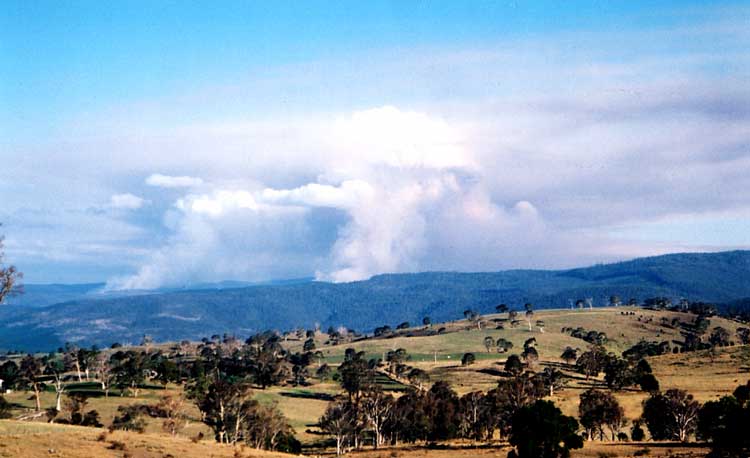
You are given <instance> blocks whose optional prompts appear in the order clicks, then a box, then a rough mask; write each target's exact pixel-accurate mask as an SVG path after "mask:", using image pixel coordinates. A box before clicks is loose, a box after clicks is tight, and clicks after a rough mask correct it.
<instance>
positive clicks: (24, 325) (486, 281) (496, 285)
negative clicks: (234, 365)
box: [0, 251, 750, 350]
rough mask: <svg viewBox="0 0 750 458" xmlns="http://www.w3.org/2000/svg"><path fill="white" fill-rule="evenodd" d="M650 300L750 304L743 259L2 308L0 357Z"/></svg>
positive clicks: (425, 276) (728, 256) (711, 257)
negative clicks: (2, 353) (526, 306)
mask: <svg viewBox="0 0 750 458" xmlns="http://www.w3.org/2000/svg"><path fill="white" fill-rule="evenodd" d="M611 295H618V296H620V297H621V298H623V300H628V299H630V298H631V297H632V298H636V299H639V300H642V299H645V298H647V297H653V296H668V297H672V298H679V297H686V298H689V299H690V300H694V301H697V300H700V301H709V302H732V301H738V302H735V303H738V304H742V303H746V302H742V301H740V299H743V298H748V297H750V251H731V252H722V253H708V254H673V255H665V256H657V257H650V258H641V259H636V260H633V261H628V262H622V263H617V264H608V265H598V266H594V267H587V268H580V269H571V270H561V271H543V270H511V271H503V272H493V273H454V272H426V273H415V274H388V275H378V276H376V277H373V278H371V279H370V280H367V281H361V282H353V283H344V284H331V283H321V282H292V283H290V284H283V283H282V284H271V285H257V286H249V287H242V288H223V289H200V290H186V291H170V292H160V293H154V294H143V293H142V292H141V294H139V295H134V296H117V297H104V298H98V299H91V298H83V299H78V300H74V301H69V302H64V303H60V304H54V305H50V306H46V307H39V308H27V307H6V308H4V309H3V313H4V314H5V319H3V320H2V323H1V324H0V347H2V348H13V349H25V350H48V349H50V348H56V347H57V346H59V345H62V344H63V343H64V342H66V341H73V342H77V343H78V344H80V345H89V344H94V343H95V344H98V345H109V344H111V343H112V342H115V341H117V342H122V343H126V342H133V343H137V342H138V341H140V339H141V337H142V336H143V335H144V334H148V335H150V336H152V337H153V338H154V339H155V340H158V341H163V340H178V339H196V338H200V337H203V336H209V335H211V334H223V333H225V332H228V333H236V334H238V335H241V336H246V335H248V334H250V333H253V332H257V331H260V330H264V329H290V328H294V327H306V328H311V327H312V326H314V325H315V323H319V324H320V325H321V326H323V327H327V326H329V325H331V326H340V325H343V326H346V327H349V328H353V329H357V330H371V329H372V328H374V327H376V326H380V325H383V324H389V325H391V326H394V325H396V324H398V323H401V322H403V321H410V322H412V323H416V322H421V320H422V318H423V317H424V316H429V317H431V319H432V320H433V321H435V322H437V321H445V320H450V319H455V318H458V317H461V316H462V312H463V311H464V310H466V309H468V308H472V309H476V310H478V311H480V312H489V311H492V310H494V306H495V305H497V304H499V303H506V304H508V305H510V306H511V308H521V307H522V305H523V303H525V302H532V303H534V305H535V307H537V308H553V307H568V306H569V304H570V301H571V300H575V299H579V298H586V297H592V298H594V302H595V304H596V305H603V304H604V302H605V301H606V299H607V298H609V296H611Z"/></svg>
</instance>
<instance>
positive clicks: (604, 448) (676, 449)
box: [347, 442, 708, 458]
mask: <svg viewBox="0 0 750 458" xmlns="http://www.w3.org/2000/svg"><path fill="white" fill-rule="evenodd" d="M644 449H648V454H647V455H645V456H647V457H649V458H654V457H656V458H668V457H669V458H698V457H704V456H705V455H706V453H707V452H708V449H707V448H706V447H703V446H694V445H684V444H679V443H673V442H658V443H656V442H646V443H620V442H586V443H585V444H584V447H583V448H582V449H579V450H572V451H571V457H572V458H603V457H606V458H630V457H633V456H635V453H636V452H639V451H643V450H644ZM510 450H511V448H510V446H509V445H508V444H492V445H489V446H472V445H470V444H463V445H462V444H455V445H452V446H447V447H438V448H430V449H427V448H424V447H417V446H403V447H392V448H384V449H380V450H363V451H357V452H351V453H349V454H348V455H347V456H352V457H357V458H420V457H429V458H454V457H458V458H470V457H490V456H492V457H504V456H506V455H507V453H508V452H509V451H510Z"/></svg>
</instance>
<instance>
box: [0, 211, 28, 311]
mask: <svg viewBox="0 0 750 458" xmlns="http://www.w3.org/2000/svg"><path fill="white" fill-rule="evenodd" d="M1 225H2V224H0V226H1ZM3 240H4V237H3V236H2V235H0V304H2V303H3V302H5V299H6V298H7V297H9V296H12V295H14V294H20V293H22V292H23V289H22V286H21V280H22V279H23V273H21V272H19V271H18V269H17V268H16V267H15V266H12V265H11V266H5V265H4V264H3V258H4V257H5V253H4V252H3Z"/></svg>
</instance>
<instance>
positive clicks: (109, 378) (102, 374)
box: [94, 353, 115, 398]
mask: <svg viewBox="0 0 750 458" xmlns="http://www.w3.org/2000/svg"><path fill="white" fill-rule="evenodd" d="M94 373H95V374H96V378H97V380H98V381H99V383H100V384H101V386H102V391H104V397H105V398H107V397H109V389H110V388H111V387H112V383H113V382H114V380H115V371H114V368H113V367H112V363H111V362H110V360H109V357H108V356H107V355H106V354H104V353H99V354H98V355H96V361H94Z"/></svg>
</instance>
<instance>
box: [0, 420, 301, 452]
mask: <svg viewBox="0 0 750 458" xmlns="http://www.w3.org/2000/svg"><path fill="white" fill-rule="evenodd" d="M291 456H293V455H287V454H284V453H274V452H266V451H261V450H255V449H252V448H247V447H231V446H222V445H219V444H216V443H215V442H213V441H208V440H204V441H200V442H193V441H191V440H189V439H187V438H185V437H171V436H168V435H164V434H151V433H148V434H136V433H128V432H123V431H116V432H113V433H106V432H105V430H104V429H99V428H84V427H78V426H67V425H55V424H47V423H31V422H19V421H12V420H0V457H24V458H49V457H66V458H92V457H96V458H99V457H102V458H123V457H130V458H166V457H173V458H178V457H179V458H209V457H211V458H214V457H215V458H223V457H226V458H284V457H291Z"/></svg>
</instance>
